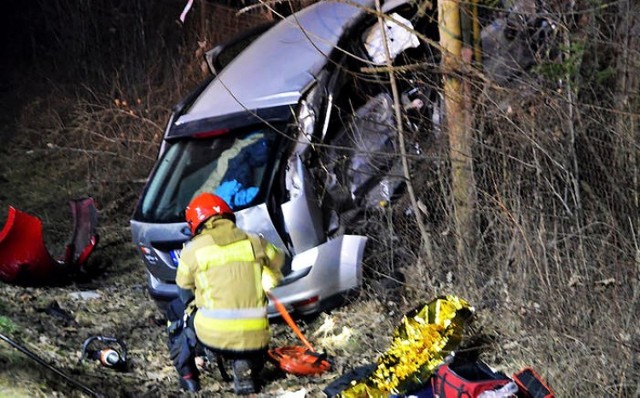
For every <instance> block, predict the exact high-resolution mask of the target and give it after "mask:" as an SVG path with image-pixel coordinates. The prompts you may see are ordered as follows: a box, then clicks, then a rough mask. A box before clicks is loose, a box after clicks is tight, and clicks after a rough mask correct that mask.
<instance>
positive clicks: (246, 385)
mask: <svg viewBox="0 0 640 398" xmlns="http://www.w3.org/2000/svg"><path fill="white" fill-rule="evenodd" d="M232 367H233V390H234V391H235V393H236V394H238V395H247V394H253V393H255V392H256V385H255V382H254V375H253V372H252V370H251V362H250V361H248V360H246V359H236V360H234V361H233V364H232Z"/></svg>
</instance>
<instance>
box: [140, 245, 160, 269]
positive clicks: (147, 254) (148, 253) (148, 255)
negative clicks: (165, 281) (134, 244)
mask: <svg viewBox="0 0 640 398" xmlns="http://www.w3.org/2000/svg"><path fill="white" fill-rule="evenodd" d="M138 248H139V249H140V252H141V253H142V256H143V257H144V258H145V260H147V262H148V263H149V264H151V265H154V264H156V263H157V262H158V257H156V255H155V253H154V252H153V250H151V248H149V247H147V246H145V245H143V244H139V245H138Z"/></svg>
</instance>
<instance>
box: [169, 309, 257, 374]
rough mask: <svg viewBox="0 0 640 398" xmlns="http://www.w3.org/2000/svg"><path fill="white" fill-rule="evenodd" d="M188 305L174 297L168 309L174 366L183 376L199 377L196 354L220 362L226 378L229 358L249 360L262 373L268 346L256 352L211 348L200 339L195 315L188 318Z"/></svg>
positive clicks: (253, 370) (221, 370)
mask: <svg viewBox="0 0 640 398" xmlns="http://www.w3.org/2000/svg"><path fill="white" fill-rule="evenodd" d="M185 310H186V308H185V305H184V303H183V302H182V301H181V300H180V299H176V300H173V301H172V302H171V303H170V304H169V308H168V310H167V314H166V315H167V319H168V321H169V326H168V327H167V332H168V334H169V336H168V341H167V345H168V348H169V355H170V357H171V361H172V362H173V366H174V367H175V368H176V371H177V372H178V374H179V375H180V377H193V378H197V377H198V368H197V367H196V363H195V357H196V356H198V355H206V356H207V358H208V359H209V361H211V362H212V363H217V364H218V366H219V367H220V373H221V374H222V377H223V378H224V379H225V380H228V379H229V376H228V373H227V372H226V369H225V367H224V362H225V361H231V362H234V361H248V362H249V363H250V367H251V370H252V374H253V375H258V374H259V373H260V371H261V370H262V368H263V367H264V364H265V361H266V358H267V349H266V348H265V349H262V350H253V351H231V350H220V349H216V348H214V347H207V346H205V345H203V344H202V343H200V342H199V341H198V338H197V336H196V333H195V328H194V326H193V318H194V317H193V316H194V315H195V312H194V313H193V314H191V315H190V316H188V317H186V318H185V317H184V313H185Z"/></svg>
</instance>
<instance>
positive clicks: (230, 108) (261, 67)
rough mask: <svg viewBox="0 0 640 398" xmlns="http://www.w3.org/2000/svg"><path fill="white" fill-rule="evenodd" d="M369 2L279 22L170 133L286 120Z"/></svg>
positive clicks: (328, 5) (331, 4) (330, 5)
mask: <svg viewBox="0 0 640 398" xmlns="http://www.w3.org/2000/svg"><path fill="white" fill-rule="evenodd" d="M371 6H373V1H371V0H356V1H355V2H353V3H345V2H337V1H323V2H320V3H316V4H313V5H312V6H309V7H307V8H306V9H304V10H303V11H301V12H298V13H297V14H295V15H292V16H290V17H288V18H286V19H284V20H282V21H280V22H279V23H278V24H276V25H275V26H274V27H273V28H271V29H269V30H268V31H267V32H265V33H264V34H263V35H262V36H261V37H259V38H258V39H257V40H255V41H254V42H253V43H252V44H251V45H250V46H249V47H247V49H246V50H245V51H243V52H242V53H241V54H239V55H238V56H237V57H236V58H235V59H234V60H233V61H232V63H231V64H230V65H229V66H227V67H226V68H225V69H223V70H222V72H220V74H219V75H218V76H216V78H215V79H214V80H213V81H211V83H209V84H208V86H207V87H206V88H205V89H204V90H203V91H202V93H201V94H200V95H199V96H198V98H197V99H196V100H195V101H194V103H193V104H192V105H191V106H190V107H189V108H188V109H187V110H186V112H184V113H183V114H182V115H180V116H179V117H178V118H177V119H176V121H175V126H174V129H173V131H172V132H171V133H170V135H171V136H172V137H176V136H182V135H189V134H193V133H196V132H200V131H205V130H212V129H218V128H228V127H239V126H238V123H239V120H243V119H242V118H238V115H242V114H246V118H244V124H250V123H253V122H257V121H258V120H260V119H266V120H281V119H287V118H288V117H289V116H290V115H291V112H290V110H289V106H290V105H294V104H297V103H298V101H299V100H300V97H301V95H302V93H304V91H305V90H306V89H307V88H308V87H309V86H310V85H311V84H312V83H313V82H314V81H315V78H316V75H317V74H318V73H319V72H320V71H321V70H322V69H323V67H324V66H325V65H326V63H327V59H328V56H329V55H330V54H331V52H332V51H333V49H334V48H335V47H336V45H337V44H338V41H339V40H340V38H341V37H342V36H343V34H344V32H345V31H347V30H348V29H349V28H350V27H351V26H353V25H354V23H356V22H357V21H358V19H359V17H360V16H361V15H363V14H364V7H371ZM300 27H302V29H301V28H300ZM231 120H233V123H234V125H233V126H229V125H228V124H227V123H228V122H230V121H231ZM240 123H242V122H240ZM167 138H170V137H167Z"/></svg>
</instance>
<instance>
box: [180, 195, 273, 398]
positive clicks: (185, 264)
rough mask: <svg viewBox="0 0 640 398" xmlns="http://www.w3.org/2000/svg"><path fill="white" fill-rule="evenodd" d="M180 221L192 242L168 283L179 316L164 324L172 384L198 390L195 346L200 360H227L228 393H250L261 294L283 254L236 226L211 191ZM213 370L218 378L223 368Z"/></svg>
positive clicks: (257, 360)
mask: <svg viewBox="0 0 640 398" xmlns="http://www.w3.org/2000/svg"><path fill="white" fill-rule="evenodd" d="M185 218H186V221H187V224H188V225H189V228H190V229H191V232H192V238H191V240H190V241H189V242H187V244H186V245H185V247H184V248H183V250H182V253H181V255H180V259H179V262H178V270H177V275H176V284H177V285H178V289H179V296H180V300H181V302H182V304H183V305H184V307H183V308H187V310H186V311H185V315H184V317H183V319H182V320H178V322H175V321H174V322H171V323H170V326H169V334H170V340H169V349H170V353H171V357H172V360H173V362H174V365H175V366H176V369H177V370H178V373H179V374H180V376H181V378H180V385H181V387H182V388H183V389H185V390H188V391H198V390H199V389H200V385H199V379H198V370H197V368H196V366H195V356H196V354H195V353H196V351H195V347H196V346H197V345H198V344H200V345H202V346H203V347H204V351H205V352H207V353H208V354H211V353H212V355H213V356H216V357H219V358H225V359H228V360H230V361H231V368H232V371H233V382H234V383H233V385H234V391H235V393H236V394H239V395H245V394H251V393H254V392H257V389H258V388H259V386H258V383H257V382H258V380H257V376H258V373H259V372H260V370H261V369H262V367H263V365H264V362H265V358H266V352H267V347H268V344H269V341H270V338H271V335H270V330H269V321H268V318H267V298H266V291H269V290H271V289H272V288H273V287H275V286H276V285H277V284H278V283H279V282H280V281H281V280H282V273H281V271H280V269H281V267H282V264H283V262H284V254H283V252H282V251H281V250H280V249H278V248H277V247H276V246H274V245H273V244H272V243H269V242H268V241H266V240H265V239H264V238H262V237H260V236H256V235H252V234H249V233H247V232H245V231H243V230H242V229H240V228H238V227H237V226H236V224H235V215H234V214H233V211H232V210H231V208H230V207H229V205H227V203H226V202H225V201H224V200H223V199H221V198H220V197H219V196H216V195H213V194H211V193H202V194H200V195H198V196H196V197H195V198H194V199H193V200H192V201H191V203H189V205H188V206H187V208H186V214H185ZM175 318H177V317H175ZM172 328H173V329H174V330H173V331H172V330H171V329H172ZM175 329H180V330H178V331H177V333H176V330H175ZM221 372H222V373H223V377H224V376H225V372H224V369H223V368H221Z"/></svg>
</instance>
